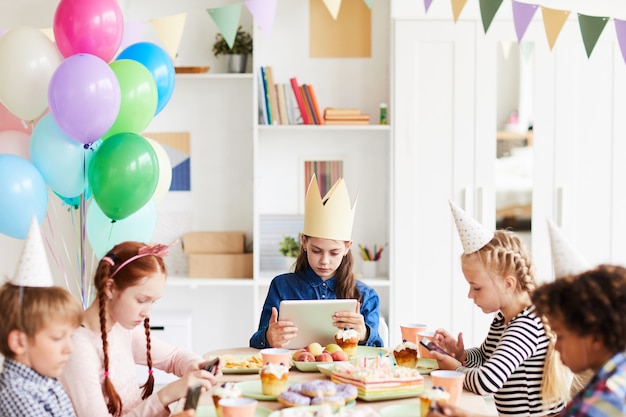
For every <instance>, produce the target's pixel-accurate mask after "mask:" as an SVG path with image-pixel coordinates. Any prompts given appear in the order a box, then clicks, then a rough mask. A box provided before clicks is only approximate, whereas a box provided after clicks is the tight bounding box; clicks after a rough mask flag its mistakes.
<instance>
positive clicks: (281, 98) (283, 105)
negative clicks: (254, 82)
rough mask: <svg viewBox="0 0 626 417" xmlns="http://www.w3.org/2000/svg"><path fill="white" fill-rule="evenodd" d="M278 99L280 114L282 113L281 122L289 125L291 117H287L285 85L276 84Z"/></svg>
mask: <svg viewBox="0 0 626 417" xmlns="http://www.w3.org/2000/svg"><path fill="white" fill-rule="evenodd" d="M276 100H277V102H278V114H279V115H280V124H281V125H288V124H289V119H287V104H286V103H285V91H284V89H283V85H282V84H280V83H278V84H276Z"/></svg>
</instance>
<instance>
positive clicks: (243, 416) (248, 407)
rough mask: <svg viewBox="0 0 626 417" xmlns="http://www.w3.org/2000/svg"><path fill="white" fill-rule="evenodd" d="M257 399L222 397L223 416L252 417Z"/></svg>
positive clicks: (220, 403)
mask: <svg viewBox="0 0 626 417" xmlns="http://www.w3.org/2000/svg"><path fill="white" fill-rule="evenodd" d="M257 404H258V401H257V400H255V399H252V398H222V399H221V400H220V402H219V405H220V407H222V416H223V417H254V415H255V414H256V406H257Z"/></svg>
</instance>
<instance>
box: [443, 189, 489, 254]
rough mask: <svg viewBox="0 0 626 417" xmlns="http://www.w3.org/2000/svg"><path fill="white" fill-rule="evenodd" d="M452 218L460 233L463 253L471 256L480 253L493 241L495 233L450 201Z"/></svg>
mask: <svg viewBox="0 0 626 417" xmlns="http://www.w3.org/2000/svg"><path fill="white" fill-rule="evenodd" d="M450 209H451V210H452V217H454V223H455V224H456V230H457V231H458V232H459V237H460V238H461V243H462V244H463V253H465V254H470V253H474V252H476V251H478V250H479V249H480V248H482V247H483V246H485V245H486V244H487V243H489V242H490V241H491V239H493V232H492V231H491V230H488V229H487V228H486V227H485V226H483V225H482V224H480V223H478V222H477V221H476V220H475V219H474V218H473V217H470V216H469V215H468V214H467V213H466V212H465V211H463V209H462V208H461V207H459V206H457V205H456V204H454V203H453V202H452V201H450Z"/></svg>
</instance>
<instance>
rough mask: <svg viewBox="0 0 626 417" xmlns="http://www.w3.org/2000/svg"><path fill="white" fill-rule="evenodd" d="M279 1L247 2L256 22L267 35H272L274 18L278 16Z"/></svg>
mask: <svg viewBox="0 0 626 417" xmlns="http://www.w3.org/2000/svg"><path fill="white" fill-rule="evenodd" d="M276 1H277V0H246V1H245V4H246V7H247V8H248V10H249V11H250V14H252V17H253V18H254V21H255V22H256V23H258V24H259V26H260V27H261V30H262V31H263V32H265V34H266V35H269V34H270V33H272V27H273V26H274V17H275V16H276Z"/></svg>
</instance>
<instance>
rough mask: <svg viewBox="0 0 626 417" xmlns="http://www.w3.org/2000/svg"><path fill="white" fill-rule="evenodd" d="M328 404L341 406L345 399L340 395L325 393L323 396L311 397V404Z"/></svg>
mask: <svg viewBox="0 0 626 417" xmlns="http://www.w3.org/2000/svg"><path fill="white" fill-rule="evenodd" d="M320 404H329V405H332V406H335V407H343V406H344V405H346V400H345V399H344V398H343V397H342V396H341V395H326V396H324V397H315V398H312V399H311V405H320Z"/></svg>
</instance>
